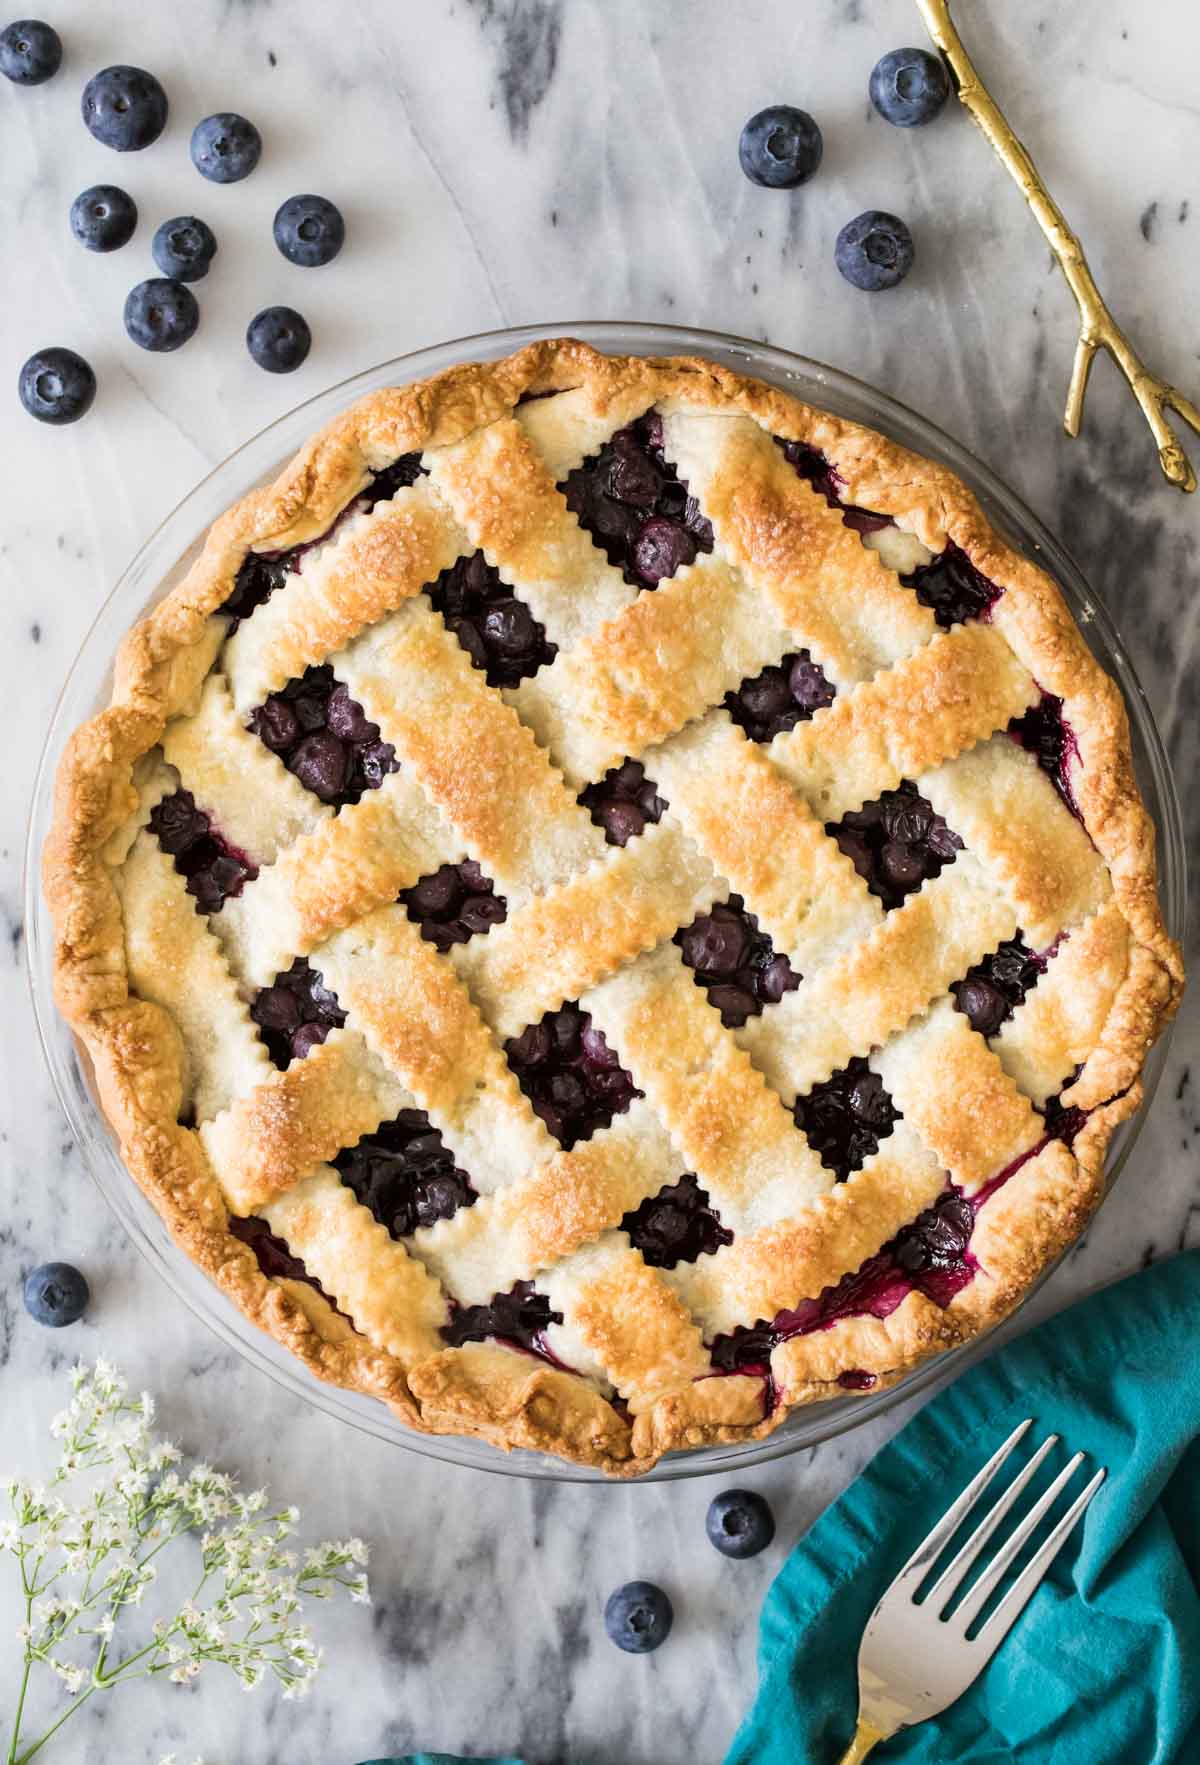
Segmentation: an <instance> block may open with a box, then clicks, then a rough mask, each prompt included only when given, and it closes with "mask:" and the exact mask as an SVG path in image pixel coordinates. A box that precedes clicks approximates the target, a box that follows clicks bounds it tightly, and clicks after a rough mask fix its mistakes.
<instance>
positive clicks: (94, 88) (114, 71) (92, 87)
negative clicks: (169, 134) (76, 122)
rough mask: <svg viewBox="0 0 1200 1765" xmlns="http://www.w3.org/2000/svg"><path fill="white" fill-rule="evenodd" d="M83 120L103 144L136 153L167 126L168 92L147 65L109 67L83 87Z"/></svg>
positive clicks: (120, 150)
mask: <svg viewBox="0 0 1200 1765" xmlns="http://www.w3.org/2000/svg"><path fill="white" fill-rule="evenodd" d="M80 108H81V110H82V112H83V120H84V122H85V123H86V124H87V126H88V128H89V129H90V130H91V132H92V134H93V135H94V136H95V138H96V140H97V141H99V142H100V144H101V146H102V147H112V148H113V149H115V151H116V152H117V153H136V152H137V151H138V150H139V149H140V148H142V147H149V145H150V143H151V142H152V141H157V140H158V137H159V136H160V135H161V134H162V132H163V129H164V128H165V127H166V122H167V95H166V93H165V92H164V91H163V89H162V87H161V86H160V85H159V83H158V81H157V80H156V79H155V77H154V75H153V74H148V73H147V72H146V70H145V68H144V67H106V68H103V69H102V70H101V72H100V73H98V74H93V75H92V77H91V79H90V80H89V81H88V83H87V85H86V86H85V87H84V88H83V99H82V102H81V105H80Z"/></svg>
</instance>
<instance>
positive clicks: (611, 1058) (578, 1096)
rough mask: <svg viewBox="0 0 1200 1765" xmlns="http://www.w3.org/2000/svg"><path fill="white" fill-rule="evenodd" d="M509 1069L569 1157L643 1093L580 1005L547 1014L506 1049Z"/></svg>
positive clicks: (508, 1043)
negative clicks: (572, 1148) (577, 1145)
mask: <svg viewBox="0 0 1200 1765" xmlns="http://www.w3.org/2000/svg"><path fill="white" fill-rule="evenodd" d="M504 1051H505V1053H506V1054H507V1056H508V1064H509V1066H510V1067H511V1068H512V1070H513V1072H514V1073H515V1074H516V1075H517V1082H518V1083H519V1085H520V1087H521V1089H522V1090H523V1091H524V1093H525V1095H526V1096H527V1097H528V1098H529V1101H530V1103H531V1104H532V1105H533V1109H534V1113H535V1114H536V1115H539V1116H540V1117H541V1119H542V1120H543V1121H544V1122H545V1124H546V1126H547V1128H548V1129H549V1130H550V1132H551V1133H552V1134H553V1135H554V1137H555V1139H556V1140H558V1141H559V1142H560V1143H561V1144H562V1146H563V1147H564V1148H565V1149H566V1150H567V1151H568V1152H569V1151H570V1149H571V1147H572V1146H574V1145H575V1143H576V1141H578V1140H590V1139H591V1137H592V1135H593V1134H594V1133H595V1132H596V1129H597V1128H606V1127H607V1126H608V1124H609V1123H610V1122H611V1121H612V1118H613V1116H614V1115H623V1114H624V1113H625V1111H626V1110H627V1109H628V1108H629V1105H630V1104H631V1103H632V1101H633V1099H634V1098H635V1097H641V1096H642V1094H643V1093H642V1092H641V1091H639V1090H638V1089H637V1088H636V1086H635V1085H634V1082H633V1079H632V1078H631V1077H630V1075H629V1073H627V1072H626V1071H625V1068H624V1067H623V1066H622V1065H621V1062H620V1060H619V1058H618V1056H617V1054H616V1053H615V1051H614V1050H613V1049H612V1048H610V1047H609V1045H608V1043H607V1042H606V1041H605V1039H604V1035H603V1032H602V1031H600V1030H598V1029H597V1028H596V1027H595V1026H594V1024H593V1023H592V1020H591V1017H590V1015H589V1014H588V1013H587V1012H586V1011H581V1010H580V1009H579V1007H578V1005H575V1004H568V1005H563V1006H562V1007H560V1009H559V1010H558V1011H548V1012H547V1013H546V1015H545V1016H544V1017H543V1018H542V1019H541V1021H540V1022H539V1023H531V1024H530V1025H529V1026H528V1027H527V1028H526V1029H524V1030H522V1031H521V1034H520V1035H519V1036H514V1037H513V1038H512V1039H511V1040H510V1041H508V1042H506V1043H505V1046H504Z"/></svg>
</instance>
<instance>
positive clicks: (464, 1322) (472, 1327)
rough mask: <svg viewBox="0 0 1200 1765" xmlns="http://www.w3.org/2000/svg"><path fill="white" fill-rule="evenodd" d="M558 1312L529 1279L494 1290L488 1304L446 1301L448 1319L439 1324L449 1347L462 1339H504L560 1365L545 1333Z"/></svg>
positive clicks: (559, 1318)
mask: <svg viewBox="0 0 1200 1765" xmlns="http://www.w3.org/2000/svg"><path fill="white" fill-rule="evenodd" d="M562 1321H563V1320H562V1313H561V1312H556V1311H551V1309H550V1301H549V1300H548V1299H547V1298H546V1295H545V1294H544V1293H535V1292H534V1288H533V1283H532V1281H518V1282H517V1284H516V1286H515V1287H513V1288H512V1289H511V1290H510V1291H509V1292H508V1293H497V1295H496V1297H495V1298H494V1299H493V1300H492V1302H491V1304H490V1305H456V1304H455V1303H454V1302H453V1301H451V1304H450V1322H449V1323H448V1324H443V1326H442V1336H443V1338H444V1339H445V1341H446V1342H448V1343H449V1344H450V1346H451V1348H461V1347H462V1346H463V1344H464V1343H466V1342H489V1341H493V1340H495V1341H497V1342H507V1343H509V1344H510V1345H511V1346H512V1347H514V1348H523V1349H524V1350H525V1351H526V1353H527V1354H536V1355H537V1356H538V1357H539V1358H540V1359H542V1360H545V1361H549V1362H550V1364H551V1366H555V1367H561V1366H562V1362H561V1361H560V1360H559V1359H558V1358H557V1356H556V1355H555V1354H553V1353H552V1351H551V1350H550V1349H549V1348H547V1346H546V1341H545V1332H546V1331H547V1330H548V1329H549V1327H550V1325H551V1324H561V1323H562Z"/></svg>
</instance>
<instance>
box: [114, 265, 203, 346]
mask: <svg viewBox="0 0 1200 1765" xmlns="http://www.w3.org/2000/svg"><path fill="white" fill-rule="evenodd" d="M199 323H200V308H199V306H198V305H197V304H196V296H195V295H194V294H193V293H192V291H191V289H190V288H186V287H185V286H184V284H183V283H182V282H175V281H172V280H170V278H168V277H166V276H151V278H150V280H149V281H147V282H139V283H138V285H137V287H136V288H131V289H130V290H129V293H128V294H127V295H126V297H125V330H126V332H127V333H128V335H129V338H130V340H131V341H132V342H134V343H136V344H137V345H138V348H139V349H150V350H153V351H154V352H155V353H156V354H164V353H165V352H166V351H168V350H172V349H180V348H182V346H183V345H184V344H185V343H186V342H187V340H188V338H189V337H193V336H194V335H195V332H196V326H197V325H198V324H199Z"/></svg>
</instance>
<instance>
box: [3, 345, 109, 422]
mask: <svg viewBox="0 0 1200 1765" xmlns="http://www.w3.org/2000/svg"><path fill="white" fill-rule="evenodd" d="M17 390H18V392H19V394H20V398H21V403H22V404H23V405H24V406H25V409H26V410H27V411H28V412H29V415H30V416H31V417H36V418H37V420H38V422H39V423H75V422H78V420H79V418H80V417H82V416H84V415H85V413H86V412H87V411H89V410H90V409H91V406H92V400H93V399H94V398H95V396H96V376H95V374H94V373H93V372H92V370H91V367H90V365H89V364H88V363H87V362H85V361H84V359H83V357H82V356H81V355H76V354H75V351H74V350H73V349H39V350H38V352H37V354H36V355H31V356H30V358H29V360H28V361H27V362H26V363H25V366H24V367H23V368H22V369H21V372H20V375H19V376H18V379H17Z"/></svg>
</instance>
